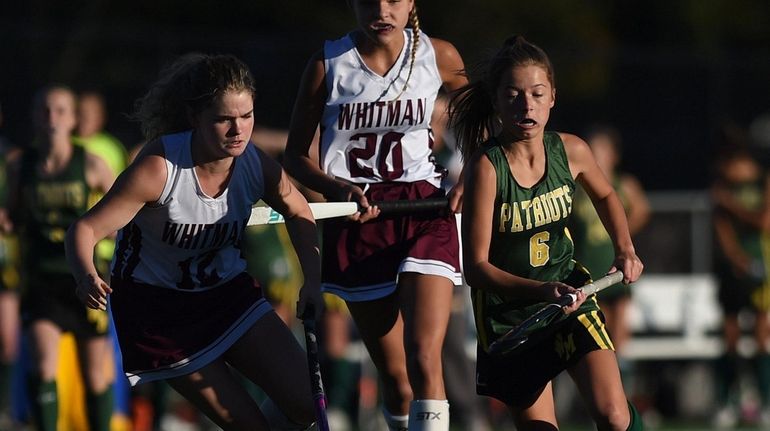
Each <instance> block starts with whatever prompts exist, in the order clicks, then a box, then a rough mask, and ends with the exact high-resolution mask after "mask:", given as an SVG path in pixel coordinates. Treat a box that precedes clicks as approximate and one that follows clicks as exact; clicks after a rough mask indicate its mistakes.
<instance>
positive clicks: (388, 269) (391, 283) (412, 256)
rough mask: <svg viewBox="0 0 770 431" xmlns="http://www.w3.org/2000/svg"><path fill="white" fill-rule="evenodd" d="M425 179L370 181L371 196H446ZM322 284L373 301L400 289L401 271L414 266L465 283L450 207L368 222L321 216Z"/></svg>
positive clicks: (343, 295)
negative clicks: (397, 286) (397, 285)
mask: <svg viewBox="0 0 770 431" xmlns="http://www.w3.org/2000/svg"><path fill="white" fill-rule="evenodd" d="M443 195H444V191H443V190H442V189H439V188H436V187H435V186H434V185H432V184H430V183H429V182H427V181H418V182H414V183H381V184H370V185H369V188H368V189H367V191H366V197H367V199H369V201H392V200H420V199H428V198H434V197H439V196H443ZM322 226H323V254H322V265H323V270H322V276H323V284H322V288H323V290H324V291H325V292H329V293H333V294H335V295H337V296H339V297H341V298H342V299H344V300H346V301H352V302H357V301H370V300H374V299H378V298H382V297H385V296H387V295H389V294H391V293H393V292H394V291H395V290H396V284H397V279H398V274H400V273H402V272H415V273H418V274H430V275H438V276H441V277H445V278H448V279H449V280H451V281H452V283H453V284H456V285H459V284H461V283H462V276H461V274H460V243H459V235H458V232H457V224H456V221H455V214H454V213H452V212H451V211H444V212H442V213H439V212H428V211H426V212H421V213H415V214H411V215H399V216H380V217H377V218H376V219H374V220H370V221H368V222H366V223H363V224H361V223H358V222H351V221H348V220H347V219H345V218H338V219H328V220H324V221H323V225H322Z"/></svg>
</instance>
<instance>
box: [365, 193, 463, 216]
mask: <svg viewBox="0 0 770 431" xmlns="http://www.w3.org/2000/svg"><path fill="white" fill-rule="evenodd" d="M369 205H371V206H377V207H378V208H379V209H380V214H383V215H398V214H414V213H419V212H425V211H438V210H442V209H445V208H448V207H449V200H448V199H447V198H446V196H444V197H440V198H428V199H419V200H401V201H381V202H377V201H373V202H369Z"/></svg>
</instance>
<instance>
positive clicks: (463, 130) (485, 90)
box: [449, 35, 556, 160]
mask: <svg viewBox="0 0 770 431" xmlns="http://www.w3.org/2000/svg"><path fill="white" fill-rule="evenodd" d="M532 65H535V66H539V67H542V68H543V70H545V72H546V76H547V78H548V81H549V82H550V84H551V88H556V78H555V76H554V71H553V66H552V65H551V60H549V59H548V55H547V54H546V53H545V51H543V50H542V49H540V47H538V46H537V45H534V44H532V43H530V42H528V41H527V40H526V39H524V37H523V36H518V35H517V36H511V37H509V38H508V39H506V40H505V42H504V43H503V46H502V48H500V50H498V51H497V53H495V54H494V55H493V56H492V58H491V59H489V60H486V61H484V62H482V63H480V64H479V65H477V66H476V67H475V68H474V72H476V73H473V75H475V76H476V78H475V79H474V80H472V81H471V82H470V83H469V84H467V85H465V86H464V87H462V88H461V89H459V90H458V91H457V92H456V93H455V94H454V96H453V97H452V99H451V100H450V104H449V124H450V126H451V127H454V130H455V133H456V135H457V146H458V148H459V149H460V151H461V152H462V155H463V158H464V159H465V160H468V159H469V158H470V156H471V155H472V154H473V153H474V152H475V151H476V150H477V149H478V148H479V147H480V146H481V144H482V143H483V142H484V141H485V140H487V139H488V138H489V137H490V136H491V135H492V133H493V132H494V131H495V128H496V125H495V123H496V119H497V114H496V113H495V107H494V99H495V91H496V89H497V87H498V85H499V84H500V79H501V77H502V75H503V73H505V72H506V71H509V70H511V69H512V68H514V67H523V66H532Z"/></svg>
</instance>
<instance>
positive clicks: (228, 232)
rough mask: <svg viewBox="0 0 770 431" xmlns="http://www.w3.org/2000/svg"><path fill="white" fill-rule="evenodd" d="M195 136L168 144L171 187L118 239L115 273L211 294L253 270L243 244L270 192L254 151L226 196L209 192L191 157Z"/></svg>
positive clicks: (239, 163)
mask: <svg viewBox="0 0 770 431" xmlns="http://www.w3.org/2000/svg"><path fill="white" fill-rule="evenodd" d="M191 136H192V132H189V131H188V132H183V133H178V134H174V135H167V136H164V137H163V138H162V142H163V148H164V151H165V158H166V169H167V172H168V175H167V177H166V185H165V187H164V188H163V193H162V194H161V197H160V199H159V200H158V202H156V203H155V204H154V205H145V206H144V207H143V208H142V209H141V210H140V211H139V212H138V213H137V214H136V216H135V217H134V219H133V220H132V221H131V222H130V223H129V224H128V225H126V226H125V227H124V228H123V229H121V230H120V232H119V233H118V238H117V240H116V244H115V257H114V258H113V262H112V275H113V277H117V278H120V279H123V280H127V281H133V282H138V283H146V284H151V285H154V286H160V287H167V288H171V289H179V290H188V291H189V290H206V289H210V288H212V287H216V286H218V285H220V284H223V283H225V282H227V281H229V280H230V279H232V278H233V277H235V276H236V275H238V274H240V273H241V272H243V271H244V270H245V269H246V261H245V260H244V259H243V257H242V256H241V250H240V244H241V238H242V237H243V232H244V228H245V227H246V223H247V222H248V220H249V216H250V214H251V207H252V205H253V204H254V203H255V202H257V201H258V200H259V199H261V197H262V195H263V192H264V179H263V175H262V164H261V162H260V159H259V154H258V152H257V149H256V147H255V146H254V145H251V144H249V145H248V147H247V149H246V151H244V153H243V154H242V155H241V156H239V157H236V158H235V161H234V163H235V168H234V171H233V173H232V176H231V177H230V182H229V183H228V185H227V188H226V189H225V191H224V192H223V193H222V194H221V195H220V196H218V197H216V198H212V197H209V196H207V195H206V194H205V193H204V192H203V190H202V189H201V186H200V183H199V182H198V178H197V175H196V173H195V169H194V167H193V162H192V155H191V152H190V139H191Z"/></svg>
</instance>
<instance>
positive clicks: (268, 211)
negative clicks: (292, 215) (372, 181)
mask: <svg viewBox="0 0 770 431" xmlns="http://www.w3.org/2000/svg"><path fill="white" fill-rule="evenodd" d="M308 205H310V211H311V212H312V213H313V218H314V219H316V220H321V219H325V218H332V217H342V216H349V215H351V214H354V213H355V212H356V211H358V204H357V203H355V202H312V203H310V204H308ZM285 221H286V220H284V218H283V215H282V214H281V213H279V212H278V211H276V210H274V209H272V208H270V207H253V208H252V209H251V217H249V222H248V225H249V226H254V225H260V224H276V223H283V222H285Z"/></svg>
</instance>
